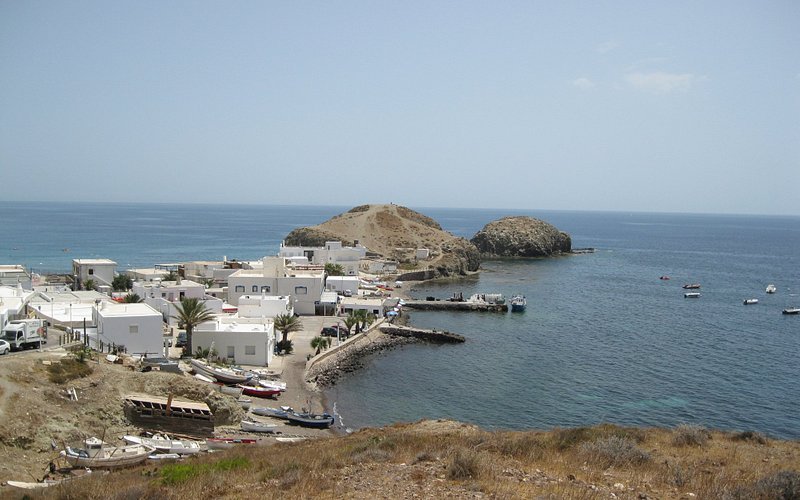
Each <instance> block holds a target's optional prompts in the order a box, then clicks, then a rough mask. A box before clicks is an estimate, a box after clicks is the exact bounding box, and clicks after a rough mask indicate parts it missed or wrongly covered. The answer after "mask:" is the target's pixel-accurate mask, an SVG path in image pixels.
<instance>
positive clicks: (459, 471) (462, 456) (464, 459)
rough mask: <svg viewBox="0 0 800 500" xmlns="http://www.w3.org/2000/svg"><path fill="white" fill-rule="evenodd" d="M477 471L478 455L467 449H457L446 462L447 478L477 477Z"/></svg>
mask: <svg viewBox="0 0 800 500" xmlns="http://www.w3.org/2000/svg"><path fill="white" fill-rule="evenodd" d="M479 472H480V463H479V461H478V456H477V455H476V454H475V453H474V452H471V451H468V450H457V451H456V452H455V453H454V454H453V455H452V456H451V457H450V462H449V463H448V464H447V479H454V480H461V479H469V478H473V477H477V475H478V473H479Z"/></svg>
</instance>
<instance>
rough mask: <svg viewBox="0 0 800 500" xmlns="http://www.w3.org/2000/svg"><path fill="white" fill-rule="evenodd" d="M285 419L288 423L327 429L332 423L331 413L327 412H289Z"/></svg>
mask: <svg viewBox="0 0 800 500" xmlns="http://www.w3.org/2000/svg"><path fill="white" fill-rule="evenodd" d="M287 420H289V423H290V424H294V425H299V426H301V427H312V428H314V429H327V428H328V427H330V426H331V425H333V415H329V414H327V413H322V414H317V413H290V414H289V416H288V417H287Z"/></svg>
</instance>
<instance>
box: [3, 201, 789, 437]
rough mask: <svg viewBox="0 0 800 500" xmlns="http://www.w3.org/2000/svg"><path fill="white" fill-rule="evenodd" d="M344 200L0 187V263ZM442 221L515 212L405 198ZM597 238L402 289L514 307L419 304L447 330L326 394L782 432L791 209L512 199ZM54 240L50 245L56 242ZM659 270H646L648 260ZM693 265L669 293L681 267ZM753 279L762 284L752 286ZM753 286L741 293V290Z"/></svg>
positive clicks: (443, 409) (264, 218) (200, 251)
mask: <svg viewBox="0 0 800 500" xmlns="http://www.w3.org/2000/svg"><path fill="white" fill-rule="evenodd" d="M343 210H345V208H344V207H285V206H284V207H280V206H214V205H152V204H150V205H133V204H83V203H70V204H63V203H52V204H43V205H40V204H34V203H13V204H12V203H0V263H14V264H17V263H19V264H25V265H26V266H28V267H33V268H34V269H36V270H42V271H64V272H67V271H68V270H69V268H70V263H71V260H72V259H73V258H78V257H80V258H89V257H105V258H110V259H113V260H115V261H117V262H118V263H119V266H120V268H121V269H124V268H127V267H139V266H148V265H152V264H156V263H167V262H175V261H182V260H200V259H212V260H219V259H221V258H222V256H223V255H227V256H228V257H229V258H237V259H242V260H246V259H255V258H260V257H261V256H264V255H270V254H275V253H276V252H277V249H278V245H279V242H280V241H281V239H282V238H283V237H284V236H285V235H286V234H287V233H288V232H289V231H290V230H291V229H293V228H294V227H297V226H301V225H310V224H316V223H319V222H322V221H324V220H326V219H327V218H329V217H330V216H332V215H335V214H337V213H340V212H341V211H343ZM419 210H420V211H421V212H423V213H425V214H426V215H429V216H431V217H433V218H435V219H436V220H438V221H439V222H440V223H441V224H442V226H443V227H444V228H445V229H447V230H449V231H451V232H453V233H454V234H457V235H459V236H466V237H471V236H472V235H473V234H474V233H475V232H476V231H478V230H479V229H480V228H481V227H482V226H483V225H484V224H485V223H487V222H489V221H491V220H494V219H496V218H499V217H501V216H503V215H511V214H520V213H526V212H513V211H485V210H482V211H471V210H454V209H453V210H451V209H419ZM528 214H529V215H533V216H537V217H540V218H543V219H545V220H548V221H549V222H551V223H553V224H555V225H556V226H558V227H559V228H560V229H562V230H565V231H567V232H569V233H570V234H571V235H572V238H573V244H574V246H576V247H585V246H593V247H597V248H598V252H597V253H595V254H591V255H583V256H573V257H568V258H557V259H550V260H538V261H490V262H486V263H485V264H484V268H485V272H483V273H481V275H480V276H478V277H476V278H470V279H463V280H457V281H447V282H440V283H432V284H426V285H425V286H424V287H423V288H420V289H418V290H414V291H413V294H414V295H415V296H418V297H424V296H427V295H435V296H438V297H442V298H444V297H447V296H450V295H451V294H452V293H453V292H459V291H460V292H464V294H465V295H468V294H471V293H473V292H501V293H504V294H506V295H511V294H513V293H516V292H519V293H524V294H525V295H526V296H527V297H528V310H527V311H526V312H525V313H523V314H511V313H508V314H474V313H460V314H459V313H450V314H448V313H422V312H415V313H413V314H412V318H413V323H414V324H417V325H420V326H428V327H437V328H443V329H449V330H452V331H455V332H459V333H462V334H464V335H465V336H467V338H468V341H467V342H466V343H465V344H462V345H458V346H432V345H413V346H407V347H404V348H402V349H398V350H395V351H391V352H389V353H385V354H382V355H378V356H374V357H372V358H370V360H369V362H368V363H367V366H366V368H365V369H364V370H363V371H360V372H359V373H357V374H352V375H350V376H348V377H346V378H344V379H343V380H341V381H340V383H339V385H337V386H336V387H334V388H333V389H332V390H330V391H329V392H328V394H327V396H328V399H329V401H330V402H336V403H337V408H338V410H339V412H340V413H341V414H342V416H343V419H344V422H345V424H346V425H347V426H348V427H353V428H355V427H361V426H371V425H382V424H386V423H390V422H395V421H399V420H402V421H413V420H418V419H420V418H425V417H431V418H455V419H458V420H463V421H468V422H474V423H477V424H479V425H482V426H484V427H487V428H531V427H534V428H548V427H553V426H571V425H583V424H592V423H597V422H601V421H610V422H616V423H620V424H632V425H666V426H671V425H675V424H678V423H683V422H690V423H699V424H703V425H706V426H710V427H718V428H724V429H752V430H759V431H762V432H766V433H768V434H771V435H774V436H779V437H788V438H800V417H798V410H800V383H798V379H799V378H800V363H798V362H797V355H798V352H800V349H798V348H799V347H800V317H795V316H784V315H782V314H781V313H780V311H781V309H783V308H785V307H788V306H792V305H800V255H798V251H797V249H798V248H800V218H797V217H760V216H759V217H746V216H707V215H664V214H622V213H579V212H546V211H535V212H528ZM64 249H68V251H64ZM664 274H666V275H670V276H671V277H672V279H671V280H670V281H660V280H659V279H658V277H659V276H661V275H664ZM688 282H699V283H702V285H703V288H702V290H701V293H702V297H701V298H700V299H698V300H687V299H684V298H683V293H682V292H683V290H682V289H681V288H680V287H681V285H682V284H684V283H688ZM768 283H775V284H776V285H777V286H778V289H779V291H778V293H777V294H775V295H769V296H768V295H766V294H765V293H764V288H765V287H766V285H767V284H768ZM749 297H755V298H758V299H759V300H760V303H759V304H757V305H752V306H744V305H742V300H743V299H744V298H749Z"/></svg>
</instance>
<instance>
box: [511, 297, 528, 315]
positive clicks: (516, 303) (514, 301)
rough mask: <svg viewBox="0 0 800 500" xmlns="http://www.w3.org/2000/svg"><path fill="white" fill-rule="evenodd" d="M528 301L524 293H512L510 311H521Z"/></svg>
mask: <svg viewBox="0 0 800 500" xmlns="http://www.w3.org/2000/svg"><path fill="white" fill-rule="evenodd" d="M527 305H528V301H527V300H526V299H525V296H524V295H514V296H513V297H511V312H523V311H524V310H525V306H527Z"/></svg>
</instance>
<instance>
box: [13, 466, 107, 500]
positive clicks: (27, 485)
mask: <svg viewBox="0 0 800 500" xmlns="http://www.w3.org/2000/svg"><path fill="white" fill-rule="evenodd" d="M92 474H94V475H100V476H103V475H105V474H108V471H102V472H92V470H91V469H86V471H85V472H84V473H83V474H80V475H77V476H66V477H63V478H61V479H50V478H45V479H44V480H42V481H40V482H35V483H34V482H29V481H6V486H9V487H11V488H15V489H18V490H21V491H31V490H42V489H44V488H49V487H51V486H57V485H59V484H65V483H69V482H71V481H75V480H77V479H81V478H84V477H91V476H92ZM23 498H24V497H23Z"/></svg>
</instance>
